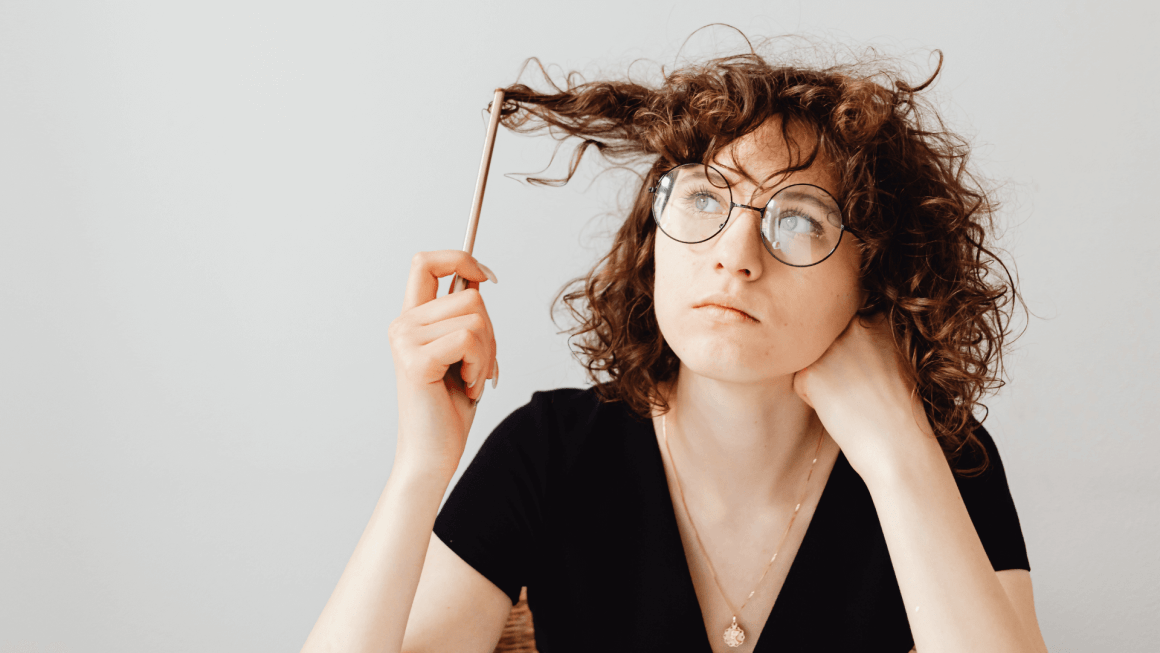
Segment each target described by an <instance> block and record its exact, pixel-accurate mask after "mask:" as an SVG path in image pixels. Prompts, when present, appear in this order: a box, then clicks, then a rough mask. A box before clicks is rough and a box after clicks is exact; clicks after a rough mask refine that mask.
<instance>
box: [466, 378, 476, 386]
mask: <svg viewBox="0 0 1160 653" xmlns="http://www.w3.org/2000/svg"><path fill="white" fill-rule="evenodd" d="M476 381H479V379H476V380H475V381H472V382H471V383H468V384H467V387H469V388H471V387H474V386H475V383H476Z"/></svg>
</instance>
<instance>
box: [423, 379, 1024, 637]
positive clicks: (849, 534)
mask: <svg viewBox="0 0 1160 653" xmlns="http://www.w3.org/2000/svg"><path fill="white" fill-rule="evenodd" d="M976 433H977V434H978V436H979V437H980V438H981V440H982V442H983V444H984V445H985V446H986V448H987V450H988V453H989V454H990V459H991V465H992V466H991V467H990V468H989V469H988V471H987V472H986V473H984V474H983V475H982V476H979V477H974V478H957V477H956V480H957V482H958V486H959V492H960V494H961V495H962V497H963V501H964V503H965V504H966V507H967V510H968V512H969V513H970V516H971V520H972V521H973V522H974V525H975V530H976V531H977V532H978V534H979V538H980V540H981V541H982V543H983V548H984V549H986V551H987V555H988V556H989V558H990V560H991V564H992V566H993V567H994V568H995V570H1001V569H1028V570H1029V569H1030V568H1031V567H1030V565H1029V564H1028V561H1027V549H1026V547H1025V545H1024V542H1023V534H1022V531H1021V530H1020V528H1019V518H1018V516H1017V515H1016V512H1015V505H1014V502H1013V501H1012V500H1011V493H1010V491H1009V490H1008V488H1007V480H1006V476H1005V475H1004V473H1003V465H1002V462H1001V461H1000V460H999V454H998V451H997V450H996V449H995V443H994V441H993V440H992V439H991V436H990V435H989V434H987V432H986V431H985V430H983V428H982V427H981V426H980V427H979V428H978V430H977V431H976ZM434 531H435V534H436V535H437V536H438V537H439V539H441V540H442V541H443V542H444V543H445V544H447V546H448V547H449V548H450V549H451V550H452V551H455V552H456V553H457V554H458V555H459V557H461V558H462V559H463V560H464V561H466V562H467V563H468V564H470V565H471V566H472V567H474V568H475V569H476V570H478V571H479V572H480V573H481V574H483V575H484V576H485V577H487V578H488V579H490V580H491V581H492V582H493V583H495V584H496V586H497V587H499V588H500V589H502V590H503V591H504V592H506V593H507V594H508V596H509V597H511V600H512V603H513V604H515V603H516V602H517V600H518V599H519V595H520V588H521V587H523V586H527V588H528V606H529V607H530V608H531V611H532V615H533V617H534V620H535V629H536V645H537V647H538V648H539V650H540V651H541V653H563V652H567V651H584V652H585V653H591V652H593V651H665V652H670V651H698V652H705V653H707V652H708V651H710V646H709V639H708V635H707V634H706V632H705V625H704V621H703V620H702V617H701V611H700V606H699V604H698V602H697V595H696V592H695V590H694V589H693V581H692V577H691V575H690V574H689V567H688V562H687V560H686V559H685V553H684V548H683V545H682V543H681V536H680V531H679V530H678V528H677V520H676V515H675V512H674V510H673V504H672V499H671V496H670V494H669V487H668V481H667V479H666V478H665V470H664V463H663V461H662V458H661V454H660V448H659V446H658V444H657V440H656V436H655V432H654V430H653V426H652V422H651V421H650V420H644V419H641V418H639V417H636V416H635V415H633V414H632V413H631V412H630V411H629V409H628V408H627V406H626V405H625V404H623V403H620V402H613V403H602V402H600V401H599V400H598V399H597V397H596V395H595V392H594V391H593V390H592V389H591V388H589V389H587V390H579V389H571V388H569V389H560V390H553V391H550V392H537V393H535V394H534V395H533V396H532V400H531V401H530V402H529V403H528V404H527V405H525V406H523V407H521V408H519V409H518V410H516V411H515V412H514V413H512V414H511V415H510V416H508V418H507V419H505V420H504V421H503V422H502V423H501V424H500V425H499V426H498V427H496V429H495V431H494V432H492V434H491V435H490V436H489V437H488V438H487V439H486V440H485V441H484V443H483V445H482V447H481V448H480V450H479V453H478V455H476V457H475V458H474V459H473V460H472V461H471V464H470V465H468V467H467V469H466V470H465V471H464V474H463V476H462V477H461V478H460V480H459V483H458V484H456V486H455V488H454V489H453V490H452V491H451V495H450V496H448V498H447V501H446V503H445V504H444V506H443V508H442V510H441V511H440V513H439V516H438V518H437V519H436V520H435V528H434ZM766 633H777V635H776V639H777V640H779V641H780V642H783V646H782V647H780V648H779V651H784V652H787V653H788V652H796V651H803V652H804V651H811V652H817V651H842V652H843V653H853V652H855V651H888V652H891V653H905V652H906V651H907V650H909V649H910V647H911V646H912V645H913V644H914V639H913V637H912V635H911V633H910V625H909V623H908V622H907V618H906V610H905V608H904V607H903V603H902V595H901V593H900V591H899V589H898V581H897V579H896V578H895V575H894V568H893V566H892V565H891V563H890V556H889V554H888V552H887V549H886V540H885V539H884V537H883V534H882V527H881V525H880V524H879V522H878V515H877V513H876V512H875V510H874V504H873V502H872V501H871V499H870V493H869V491H868V490H867V488H866V485H865V483H864V482H863V481H862V479H861V477H860V476H858V474H857V473H856V472H855V471H854V469H853V468H852V467H850V464H849V462H848V461H847V460H846V457H845V454H839V455H838V459H837V462H836V463H835V464H834V468H833V471H832V472H831V473H830V477H829V479H828V480H827V482H826V486H825V489H824V490H823V492H822V496H821V498H820V500H819V503H818V506H817V508H816V509H815V511H814V515H813V518H812V519H811V521H810V523H809V526H808V527H807V529H806V533H805V536H804V539H803V541H802V543H801V547H800V549H799V551H798V553H797V555H796V556H795V557H794V560H793V561H792V564H791V565H790V569H789V573H788V576H787V577H786V579H785V583H784V585H783V586H782V588H781V591H780V593H779V594H778V596H777V600H776V602H775V603H774V606H773V611H772V612H771V613H770V615H769V619H768V620H767V621H766V624H765V626H764V629H763V631H762V636H761V637H759V638H758V640H757V643H756V645H755V648H754V651H755V653H762V652H763V651H772V647H773V645H774V641H773V640H774V637H770V638H766V637H765V634H766Z"/></svg>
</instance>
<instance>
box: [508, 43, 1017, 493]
mask: <svg viewBox="0 0 1160 653" xmlns="http://www.w3.org/2000/svg"><path fill="white" fill-rule="evenodd" d="M938 56H939V59H938V67H937V68H936V70H935V72H934V73H933V74H932V75H931V76H930V77H929V79H927V80H926V81H924V82H922V83H921V84H918V85H914V86H912V85H910V84H908V83H906V82H905V81H904V80H903V79H902V76H901V75H900V74H899V73H898V72H897V71H896V70H894V69H889V68H888V67H886V65H885V64H884V63H883V61H882V60H881V58H878V57H869V59H870V60H871V61H872V63H869V64H867V63H864V62H863V63H853V64H850V63H847V64H836V65H829V66H826V67H819V66H807V65H801V64H791V63H785V62H782V63H779V62H777V61H770V60H768V59H767V58H766V57H763V56H761V55H759V54H758V53H757V51H756V50H754V49H752V47H751V49H750V52H747V53H744V54H738V55H732V56H725V57H719V58H714V59H710V60H708V61H704V62H701V63H695V64H691V65H686V66H683V67H681V68H679V69H677V70H674V71H672V72H670V73H667V74H665V73H664V71H663V69H662V75H663V81H661V82H660V83H659V84H654V85H648V84H644V83H639V82H636V81H632V80H630V79H623V80H611V81H594V82H587V81H584V80H583V78H582V77H580V76H579V75H578V74H577V73H570V74H568V75H567V77H566V80H565V82H564V83H563V84H562V85H561V84H557V83H555V82H552V81H551V79H550V76H549V75H548V74H547V73H546V72H545V71H544V68H543V66H542V65H540V63H539V61H538V60H536V59H534V58H533V59H529V60H528V61H529V63H532V64H535V65H536V66H538V67H539V70H540V71H541V72H542V73H544V78H545V80H546V83H547V85H548V86H550V89H549V90H548V91H546V92H541V91H537V90H534V89H533V88H531V87H529V86H528V85H526V84H523V83H517V84H514V85H512V86H510V87H508V88H507V89H506V93H507V95H506V100H505V104H504V108H503V123H504V125H505V126H506V127H508V128H509V129H512V130H514V131H518V132H525V133H530V132H541V131H548V132H549V133H551V134H552V135H553V136H554V137H555V138H557V139H559V140H564V139H567V138H571V137H576V138H579V139H581V140H580V144H579V147H578V148H577V149H576V151H575V153H574V155H573V156H572V159H571V163H570V165H569V169H568V172H567V175H566V176H565V177H563V178H562V179H555V180H550V179H535V178H532V179H530V181H532V182H533V183H541V184H553V185H556V184H563V183H566V182H567V181H568V180H569V179H571V177H572V176H573V175H574V174H575V172H576V170H577V167H578V165H579V163H580V159H581V157H582V156H583V155H584V153H585V151H587V150H588V149H589V148H595V149H596V150H597V151H599V152H600V153H601V154H602V155H603V156H604V157H605V158H606V159H608V160H609V161H611V162H613V163H616V164H619V165H622V166H628V167H632V166H636V167H637V168H638V169H643V168H644V166H647V172H645V173H644V174H643V175H642V179H641V183H640V186H639V188H637V189H636V197H635V201H634V203H633V205H632V206H631V209H630V210H629V211H628V216H627V219H626V220H625V221H624V223H623V225H622V226H621V227H620V229H619V231H618V233H617V235H616V237H615V241H614V243H613V245H612V249H611V251H610V252H608V254H607V255H605V256H604V257H603V258H602V259H601V260H600V261H599V262H598V263H597V264H596V266H595V267H594V268H593V269H592V270H591V271H590V272H589V273H588V274H587V275H586V276H584V277H581V278H578V279H574V280H573V281H571V282H570V283H569V284H568V285H566V286H565V287H564V288H562V289H561V291H560V293H559V294H558V295H557V297H556V300H555V301H554V302H553V305H554V306H555V305H556V304H557V303H559V302H560V301H561V298H562V302H563V304H564V305H565V306H566V307H567V310H568V311H569V312H570V314H571V316H572V317H573V318H574V319H575V320H576V322H577V325H576V326H575V327H574V328H572V329H570V330H568V332H569V333H570V334H571V338H570V342H571V343H572V346H573V348H574V349H573V353H574V355H575V356H576V357H577V358H578V359H579V360H580V361H581V362H582V363H583V364H584V365H585V367H586V368H587V370H588V375H589V377H590V379H591V380H592V381H593V382H594V383H595V386H596V390H597V391H598V393H599V394H600V396H601V397H602V399H604V400H607V401H624V402H626V403H627V404H628V405H629V406H630V407H631V408H632V409H633V411H635V413H637V414H638V415H640V416H641V417H645V416H647V415H649V414H650V411H651V409H652V408H653V407H654V406H656V407H658V408H659V409H660V410H667V409H668V406H667V404H666V403H665V400H664V398H663V397H662V394H661V393H660V392H659V391H658V386H659V384H662V383H665V382H668V381H671V380H673V379H675V377H676V375H677V370H678V360H677V357H676V354H674V353H673V350H672V349H670V348H669V346H668V345H667V344H666V342H665V340H664V338H663V336H662V335H661V332H660V328H659V326H658V324H657V320H656V316H655V314H654V311H653V273H654V267H653V265H654V261H653V244H654V239H655V238H656V233H657V230H656V227H655V223H654V222H653V220H652V217H651V213H650V199H651V198H650V196H649V194H648V192H647V189H648V188H649V187H650V186H653V185H655V183H656V182H657V180H658V178H659V177H660V175H661V174H663V173H664V172H665V171H667V170H669V169H670V168H672V167H675V166H677V165H680V164H683V163H709V162H710V161H711V160H712V159H713V158H714V156H715V155H717V154H718V153H719V152H720V151H722V150H723V149H724V148H725V147H726V146H727V145H728V144H730V143H731V142H732V141H734V140H735V139H737V138H739V137H741V136H743V135H745V134H748V133H750V132H752V131H754V130H756V129H757V128H758V127H759V126H760V125H761V124H762V123H764V122H765V121H766V120H767V119H769V118H771V117H775V116H777V117H780V118H781V129H782V136H783V137H784V138H785V141H786V143H788V144H789V145H790V156H791V164H792V165H791V167H789V168H787V169H786V170H784V171H782V172H783V173H785V174H788V173H789V172H793V171H797V170H803V169H805V168H808V167H809V166H810V165H811V164H812V163H813V162H814V161H815V160H816V159H818V158H819V157H824V159H826V160H828V161H830V162H834V164H835V165H834V170H835V173H836V176H837V178H838V183H839V194H840V196H841V200H840V201H841V203H842V205H843V211H844V214H845V216H846V217H845V219H846V222H847V224H848V226H849V227H850V228H851V230H852V232H853V233H855V234H857V237H858V238H859V240H860V246H861V248H862V252H863V256H862V269H861V281H862V284H863V287H864V288H865V290H866V297H867V301H866V302H865V304H864V306H862V307H861V309H860V310H859V313H858V314H859V315H862V316H868V315H870V314H873V313H878V312H882V313H883V314H884V315H885V316H886V319H887V321H888V323H889V325H890V327H891V329H892V331H893V334H894V337H895V341H896V343H897V345H898V347H899V350H900V351H901V352H902V353H903V355H904V356H905V358H906V359H907V360H908V361H909V363H910V365H911V366H912V370H913V374H914V382H915V385H916V391H917V393H918V394H919V396H920V397H921V398H922V401H923V402H924V405H925V408H926V412H927V416H928V418H929V420H930V422H931V425H932V427H933V428H934V430H935V434H936V435H937V437H938V439H939V442H940V444H941V446H942V449H943V452H944V454H945V455H946V456H947V459H948V461H949V462H950V464H951V466H952V468H953V469H955V471H956V472H957V473H959V474H961V475H973V474H979V473H981V472H982V471H983V470H985V469H986V467H987V465H988V463H989V461H988V456H987V455H986V451H985V450H984V448H983V447H982V446H981V443H980V442H979V440H978V437H977V436H976V435H975V434H974V430H975V427H976V426H977V425H978V424H979V420H976V418H975V416H974V413H975V409H976V407H979V408H980V409H981V410H982V411H984V418H985V410H986V407H985V406H984V405H983V404H981V399H982V398H983V397H984V395H986V394H987V393H988V392H991V391H994V390H997V389H998V388H999V387H1001V386H1002V385H1003V380H1002V356H1003V351H1004V342H1005V340H1007V342H1008V343H1009V342H1010V336H1011V335H1012V333H1011V327H1010V325H1011V318H1012V313H1013V308H1014V306H1015V305H1016V304H1017V303H1020V300H1019V295H1018V292H1017V289H1016V284H1015V279H1014V277H1013V276H1012V275H1011V273H1010V271H1009V270H1008V267H1007V266H1006V265H1005V264H1004V263H1003V261H1002V260H1000V258H999V257H998V256H997V254H996V252H997V250H996V248H995V247H994V245H993V244H992V242H991V241H992V238H993V232H994V214H995V210H996V206H997V205H996V203H995V201H994V200H993V199H992V198H991V197H990V194H991V193H989V191H988V189H987V187H986V185H985V184H984V183H982V180H981V178H980V177H979V176H978V175H976V174H974V173H973V172H972V171H971V170H970V169H969V168H968V165H967V162H968V157H969V153H970V147H969V143H968V142H967V140H966V139H965V138H963V137H961V136H959V135H957V134H954V133H952V132H950V131H949V130H948V129H947V128H946V126H945V125H944V123H943V120H942V118H941V117H940V116H939V114H938V112H937V111H936V110H935V109H934V108H933V106H932V105H931V104H930V102H928V101H927V100H926V99H925V98H923V97H920V95H919V94H920V92H921V91H923V90H925V89H927V88H928V87H929V86H930V85H931V84H932V83H933V82H934V80H935V78H936V77H937V76H938V74H939V72H940V71H941V69H942V62H943V57H942V53H941V52H938ZM880 81H881V82H882V83H880ZM795 125H796V126H800V127H806V128H807V130H806V132H807V133H812V134H813V137H814V138H813V143H812V144H810V143H806V144H802V143H798V142H795V141H793V139H791V136H790V131H791V130H792V128H793V127H794V126H795ZM803 145H804V146H803ZM569 288H572V290H571V291H569ZM968 450H970V451H972V452H973V455H965V454H967V451H968ZM968 460H969V461H970V463H974V464H970V463H963V461H968ZM959 463H963V464H962V465H959Z"/></svg>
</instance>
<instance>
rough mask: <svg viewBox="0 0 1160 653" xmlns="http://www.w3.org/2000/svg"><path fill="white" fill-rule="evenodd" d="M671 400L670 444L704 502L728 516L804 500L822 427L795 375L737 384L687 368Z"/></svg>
mask: <svg viewBox="0 0 1160 653" xmlns="http://www.w3.org/2000/svg"><path fill="white" fill-rule="evenodd" d="M668 396H669V405H670V412H669V413H668V415H666V430H667V432H668V440H669V447H670V449H671V450H672V452H673V456H674V457H675V458H676V460H677V464H678V465H679V466H680V468H679V472H680V476H681V481H682V483H684V484H685V485H686V487H687V489H686V491H687V492H689V493H690V495H692V494H693V493H694V492H695V493H696V494H697V495H698V497H699V499H700V501H698V503H701V502H704V503H705V504H707V507H708V508H709V509H710V510H711V511H712V512H713V513H715V514H718V515H723V516H724V515H729V514H731V513H734V512H737V511H742V512H746V513H750V514H752V511H753V510H754V509H758V510H763V509H766V508H770V507H774V506H778V505H784V504H785V503H787V502H796V501H797V500H798V493H799V492H800V491H801V487H802V482H803V480H804V478H805V476H804V474H805V473H806V471H807V469H808V467H809V464H810V460H811V459H812V457H813V455H814V451H815V450H816V448H817V443H818V437H819V434H820V433H821V422H820V421H819V420H818V418H817V415H816V414H815V413H814V411H813V409H811V408H810V407H809V405H807V404H806V403H805V402H803V401H802V400H801V398H800V397H798V396H797V393H795V392H794V390H793V376H792V375H790V376H786V377H779V378H775V379H769V380H767V381H766V382H763V383H759V384H754V383H743V384H742V383H729V382H723V381H718V380H715V379H710V378H707V377H703V376H699V375H697V374H695V373H694V372H692V371H691V370H689V369H688V368H686V367H685V366H684V365H682V366H681V369H680V372H679V374H678V377H677V381H676V382H675V384H674V386H673V387H671V388H670V391H669V395H668ZM688 488H693V489H692V490H690V489H688Z"/></svg>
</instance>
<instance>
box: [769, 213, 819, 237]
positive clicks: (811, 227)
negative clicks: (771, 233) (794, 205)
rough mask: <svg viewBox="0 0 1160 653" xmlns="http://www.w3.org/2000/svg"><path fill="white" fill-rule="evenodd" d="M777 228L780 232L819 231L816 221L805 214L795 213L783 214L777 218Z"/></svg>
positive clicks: (800, 232) (804, 232) (811, 232)
mask: <svg viewBox="0 0 1160 653" xmlns="http://www.w3.org/2000/svg"><path fill="white" fill-rule="evenodd" d="M778 230H779V231H780V232H781V233H782V234H795V235H798V234H815V235H819V234H820V231H821V227H820V225H818V223H817V221H816V220H814V219H813V218H811V217H809V216H807V215H800V214H796V213H790V214H785V213H783V214H782V215H781V217H779V218H778Z"/></svg>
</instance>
